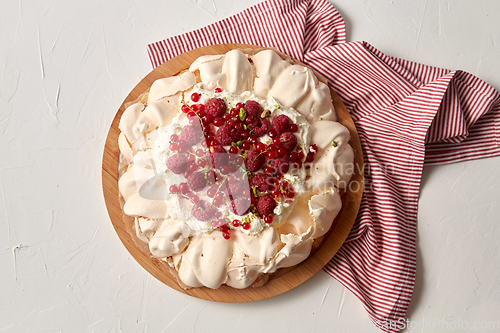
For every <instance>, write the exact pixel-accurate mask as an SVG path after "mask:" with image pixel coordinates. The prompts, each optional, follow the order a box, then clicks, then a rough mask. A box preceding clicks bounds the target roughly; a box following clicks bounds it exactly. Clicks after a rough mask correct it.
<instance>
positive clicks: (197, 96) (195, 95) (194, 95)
mask: <svg viewBox="0 0 500 333" xmlns="http://www.w3.org/2000/svg"><path fill="white" fill-rule="evenodd" d="M191 100H192V101H193V102H195V103H196V102H198V101H199V100H200V94H198V93H192V94H191Z"/></svg>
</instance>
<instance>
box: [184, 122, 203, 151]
mask: <svg viewBox="0 0 500 333" xmlns="http://www.w3.org/2000/svg"><path fill="white" fill-rule="evenodd" d="M202 136H203V132H202V131H201V127H200V126H199V125H188V126H185V127H184V128H183V129H182V131H181V140H182V142H184V144H185V146H186V147H191V146H192V145H194V144H197V143H198V142H200V141H201V138H202Z"/></svg>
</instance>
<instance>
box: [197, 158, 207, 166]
mask: <svg viewBox="0 0 500 333" xmlns="http://www.w3.org/2000/svg"><path fill="white" fill-rule="evenodd" d="M198 166H199V167H200V168H204V167H206V166H207V160H206V159H204V158H200V159H199V160H198Z"/></svg>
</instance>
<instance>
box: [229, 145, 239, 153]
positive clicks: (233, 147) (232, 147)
mask: <svg viewBox="0 0 500 333" xmlns="http://www.w3.org/2000/svg"><path fill="white" fill-rule="evenodd" d="M229 152H230V153H231V154H237V153H238V148H236V147H235V146H231V148H229Z"/></svg>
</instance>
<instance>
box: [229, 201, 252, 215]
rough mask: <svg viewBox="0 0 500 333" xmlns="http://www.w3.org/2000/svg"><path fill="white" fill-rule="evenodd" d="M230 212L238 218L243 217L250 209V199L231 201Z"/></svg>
mask: <svg viewBox="0 0 500 333" xmlns="http://www.w3.org/2000/svg"><path fill="white" fill-rule="evenodd" d="M230 208H231V211H232V212H233V213H234V214H236V215H239V216H242V215H245V214H246V213H248V210H249V209H250V199H249V198H238V199H236V200H233V201H231V207H230Z"/></svg>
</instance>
